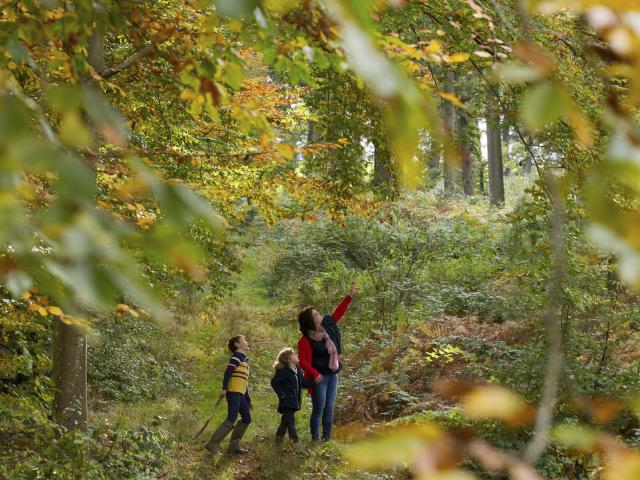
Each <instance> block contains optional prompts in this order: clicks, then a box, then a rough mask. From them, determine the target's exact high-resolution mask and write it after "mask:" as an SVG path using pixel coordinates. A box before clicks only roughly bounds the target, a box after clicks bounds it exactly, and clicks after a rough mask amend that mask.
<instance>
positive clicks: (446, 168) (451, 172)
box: [442, 69, 456, 194]
mask: <svg viewBox="0 0 640 480" xmlns="http://www.w3.org/2000/svg"><path fill="white" fill-rule="evenodd" d="M454 84H455V73H454V71H453V70H451V69H449V70H448V71H447V74H446V83H445V92H447V93H453V92H454ZM443 113H444V123H445V127H446V128H447V129H448V130H449V133H450V134H452V135H453V131H454V128H455V124H456V109H455V106H454V105H453V103H451V102H450V101H448V100H444V105H443ZM451 160H452V159H448V158H444V159H443V162H442V167H443V174H444V191H445V193H447V194H449V193H453V192H454V191H455V189H456V166H455V164H454V163H453V162H452V161H451Z"/></svg>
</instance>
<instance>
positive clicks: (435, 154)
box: [427, 135, 442, 184]
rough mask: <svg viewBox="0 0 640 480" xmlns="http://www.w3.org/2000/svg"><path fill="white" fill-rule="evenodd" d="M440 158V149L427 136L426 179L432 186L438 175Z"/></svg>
mask: <svg viewBox="0 0 640 480" xmlns="http://www.w3.org/2000/svg"><path fill="white" fill-rule="evenodd" d="M441 157H442V147H441V145H439V144H438V143H436V142H435V141H434V139H433V137H432V136H431V135H429V146H428V150H427V169H428V178H429V180H430V181H431V184H433V183H434V182H435V181H436V179H437V178H438V176H439V174H440V158H441Z"/></svg>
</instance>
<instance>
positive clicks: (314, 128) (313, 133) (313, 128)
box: [307, 120, 320, 145]
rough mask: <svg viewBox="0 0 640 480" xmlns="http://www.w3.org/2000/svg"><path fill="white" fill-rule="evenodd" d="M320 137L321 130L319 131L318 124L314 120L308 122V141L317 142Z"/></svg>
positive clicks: (310, 143)
mask: <svg viewBox="0 0 640 480" xmlns="http://www.w3.org/2000/svg"><path fill="white" fill-rule="evenodd" d="M319 139H320V132H318V125H317V124H316V122H314V121H313V120H309V121H308V122H307V143H308V144H309V145H312V144H314V143H317V142H318V140H319Z"/></svg>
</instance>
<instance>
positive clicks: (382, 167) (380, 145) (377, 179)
mask: <svg viewBox="0 0 640 480" xmlns="http://www.w3.org/2000/svg"><path fill="white" fill-rule="evenodd" d="M373 147H374V156H373V161H374V164H373V179H372V181H371V184H372V186H373V187H374V188H375V189H376V190H378V191H380V192H381V193H383V194H384V195H385V196H387V197H390V196H393V192H394V191H395V188H394V175H393V163H392V161H391V152H390V151H389V148H388V147H387V145H386V142H385V139H384V138H382V139H376V140H374V141H373Z"/></svg>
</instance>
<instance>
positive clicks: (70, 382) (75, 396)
mask: <svg viewBox="0 0 640 480" xmlns="http://www.w3.org/2000/svg"><path fill="white" fill-rule="evenodd" d="M53 382H54V385H55V393H54V399H53V415H54V419H55V421H56V422H57V423H58V424H60V425H62V426H63V427H66V428H68V429H70V430H72V429H83V430H84V429H85V428H86V427H87V335H86V329H85V328H84V327H81V326H79V325H76V324H71V325H68V324H66V323H64V322H63V321H62V320H60V319H59V318H57V319H56V320H55V321H54V326H53Z"/></svg>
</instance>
